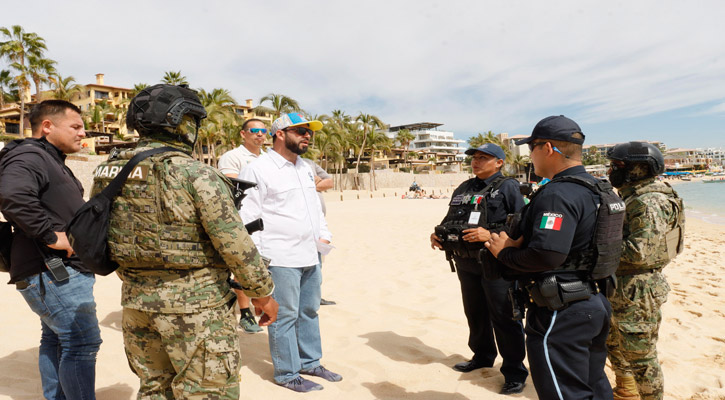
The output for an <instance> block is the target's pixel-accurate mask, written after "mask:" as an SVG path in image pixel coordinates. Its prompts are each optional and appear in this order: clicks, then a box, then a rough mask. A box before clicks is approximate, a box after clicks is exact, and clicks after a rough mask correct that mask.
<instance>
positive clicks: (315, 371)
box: [300, 365, 342, 382]
mask: <svg viewBox="0 0 725 400" xmlns="http://www.w3.org/2000/svg"><path fill="white" fill-rule="evenodd" d="M300 374H305V375H312V376H317V377H320V378H322V379H325V380H328V381H330V382H340V381H341V380H342V375H340V374H336V373H334V372H332V371H330V370H329V369H327V368H325V367H323V366H322V365H318V366H316V367H315V368H312V369H308V370H304V369H303V370H301V371H300Z"/></svg>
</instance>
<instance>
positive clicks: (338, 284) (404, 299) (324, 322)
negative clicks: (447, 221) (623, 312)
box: [0, 188, 725, 400]
mask: <svg viewBox="0 0 725 400" xmlns="http://www.w3.org/2000/svg"><path fill="white" fill-rule="evenodd" d="M438 190H442V191H443V192H444V194H445V193H446V191H447V190H448V188H440V189H438ZM404 192H405V190H404V189H398V190H392V189H389V190H386V191H385V192H376V193H375V195H374V197H375V198H372V199H371V198H370V193H369V192H360V193H356V192H345V193H344V194H343V200H342V201H341V200H340V193H339V192H331V193H327V194H326V198H327V210H328V211H327V213H328V223H329V226H330V229H331V231H332V232H333V235H334V238H333V244H334V245H335V246H336V249H335V250H333V252H332V253H331V254H330V255H329V256H328V257H327V258H326V259H325V261H324V264H323V265H324V266H323V276H324V283H323V286H322V293H323V297H324V298H326V299H329V300H335V301H337V305H333V306H323V307H322V308H321V309H320V321H321V331H322V341H323V351H324V357H323V359H322V362H323V364H324V365H325V366H326V367H328V368H329V369H331V370H333V371H336V372H338V373H340V374H342V375H343V376H344V380H343V381H342V382H339V383H328V382H324V381H323V382H321V383H323V385H324V386H325V389H324V390H323V391H321V392H316V393H314V394H306V395H305V394H296V393H293V392H291V391H289V390H287V389H284V388H281V387H278V386H276V385H275V384H274V383H273V382H272V364H271V359H270V355H269V350H268V346H267V334H266V331H265V332H263V333H259V334H254V335H248V334H245V333H243V332H241V331H240V333H239V336H240V343H241V349H240V350H241V353H242V357H243V360H242V364H243V366H242V370H241V377H242V393H243V394H242V398H243V399H257V398H260V397H264V398H266V399H270V400H271V399H293V398H303V397H305V396H306V397H308V398H315V399H416V400H423V399H448V400H458V399H461V400H463V399H489V398H490V399H495V398H506V397H504V396H501V395H498V394H497V392H498V390H499V389H500V387H501V385H502V384H503V377H502V376H501V374H500V373H499V371H498V368H499V367H500V362H501V360H500V358H499V359H498V360H497V363H496V365H495V367H494V368H492V369H483V370H477V371H474V372H471V373H467V374H461V373H458V372H455V371H453V370H452V369H451V368H450V367H451V366H452V365H453V364H455V363H457V362H460V361H464V360H466V359H468V358H469V357H470V355H471V353H470V350H469V349H468V347H467V345H466V341H467V327H466V321H465V317H464V315H463V309H462V305H461V299H460V288H459V286H458V280H457V278H456V275H455V274H452V273H451V272H450V270H449V267H448V264H447V263H446V261H445V259H444V255H443V253H442V252H438V251H434V250H432V249H431V248H430V246H429V242H428V237H429V235H430V233H431V232H432V229H433V226H434V225H436V224H437V223H438V222H439V221H440V219H441V218H442V217H443V215H444V213H445V210H446V207H447V200H407V199H406V200H403V199H401V198H400V196H401V195H402V193H404ZM383 193H385V194H386V197H385V198H383V197H382V194H383ZM358 195H359V197H360V199H357V197H358ZM723 253H725V226H720V225H709V224H706V223H704V222H701V221H698V220H696V219H693V218H690V219H689V220H688V221H687V236H686V249H685V251H684V252H683V253H682V254H681V255H680V256H678V258H677V259H676V260H675V261H673V262H672V263H671V264H670V265H669V266H668V267H667V268H666V270H665V271H666V275H667V278H668V280H669V282H670V285H671V287H672V291H671V292H670V296H669V300H668V302H667V303H666V304H665V306H664V308H663V314H664V319H663V324H662V328H661V331H660V343H659V352H660V360H661V362H662V365H663V369H664V373H665V381H666V396H665V398H667V399H725V389H724V387H725V372H724V371H725V289H724V282H723V276H725V265H723V263H722V257H723ZM3 276H4V277H5V278H7V275H3ZM120 286H121V285H120V281H119V280H118V278H117V277H115V276H108V277H98V279H97V283H96V289H95V294H96V302H97V303H98V319H99V321H100V324H101V334H102V337H103V341H104V342H103V345H102V346H101V350H100V352H99V354H98V365H97V381H96V387H97V396H98V399H100V400H110V399H123V400H126V399H133V398H135V395H136V389H137V387H138V380H137V378H136V377H135V375H133V373H132V372H131V371H130V370H129V368H128V365H127V363H126V359H125V356H124V351H123V341H122V335H121V331H120V321H121V307H120V305H119V304H120ZM0 301H1V303H2V304H3V310H4V313H3V318H2V320H3V324H2V326H1V327H0V338H2V344H0V399H15V400H25V399H39V398H42V391H41V386H40V377H39V373H38V370H37V358H38V351H37V345H38V342H39V339H40V323H39V321H38V318H37V317H36V316H35V315H34V314H33V313H32V312H31V311H30V310H29V309H28V307H27V305H26V304H25V303H24V301H23V300H22V298H21V296H20V295H18V294H17V293H15V289H14V287H13V286H3V287H2V288H1V289H0ZM514 397H518V398H526V399H535V398H536V393H535V391H534V388H533V385H532V384H531V382H530V380H529V382H528V385H527V387H526V389H525V390H524V393H523V394H522V395H519V396H514Z"/></svg>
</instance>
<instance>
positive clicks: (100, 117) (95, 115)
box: [84, 99, 116, 133]
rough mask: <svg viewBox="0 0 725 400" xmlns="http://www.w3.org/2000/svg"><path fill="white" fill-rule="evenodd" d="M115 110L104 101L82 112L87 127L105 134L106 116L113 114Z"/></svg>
mask: <svg viewBox="0 0 725 400" xmlns="http://www.w3.org/2000/svg"><path fill="white" fill-rule="evenodd" d="M115 108H116V107H114V105H113V104H111V103H109V102H108V101H107V100H105V99H103V100H101V101H100V102H98V103H96V104H94V105H93V108H91V109H90V110H88V111H86V112H84V114H85V117H86V120H87V122H88V125H89V126H90V127H91V128H93V129H95V130H97V131H99V132H103V133H106V116H107V115H108V114H115V112H116V110H115ZM99 128H100V129H99Z"/></svg>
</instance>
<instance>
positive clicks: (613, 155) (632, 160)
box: [607, 142, 665, 176]
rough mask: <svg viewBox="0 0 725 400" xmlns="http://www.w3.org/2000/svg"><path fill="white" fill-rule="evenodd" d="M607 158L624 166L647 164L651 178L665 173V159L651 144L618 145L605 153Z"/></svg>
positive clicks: (632, 143)
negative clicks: (620, 162)
mask: <svg viewBox="0 0 725 400" xmlns="http://www.w3.org/2000/svg"><path fill="white" fill-rule="evenodd" d="M607 158H608V159H610V160H619V161H622V162H624V163H625V164H647V165H648V166H649V173H650V174H651V176H656V175H659V174H661V173H663V172H664V171H665V158H664V157H663V156H662V152H660V150H659V149H658V148H657V147H656V146H655V145H653V144H651V143H645V142H629V143H621V144H618V145H616V146H614V147H612V148H611V149H609V150H608V151H607Z"/></svg>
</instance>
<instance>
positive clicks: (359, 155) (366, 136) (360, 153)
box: [356, 132, 368, 174]
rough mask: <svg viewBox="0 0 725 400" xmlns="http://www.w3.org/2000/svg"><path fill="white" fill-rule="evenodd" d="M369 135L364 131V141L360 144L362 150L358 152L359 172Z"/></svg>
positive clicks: (358, 171)
mask: <svg viewBox="0 0 725 400" xmlns="http://www.w3.org/2000/svg"><path fill="white" fill-rule="evenodd" d="M367 138H368V135H367V134H365V133H364V132H363V142H362V145H360V151H359V152H358V154H357V165H356V167H357V173H358V174H359V173H360V158H361V157H362V153H363V151H365V142H366V141H367Z"/></svg>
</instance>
